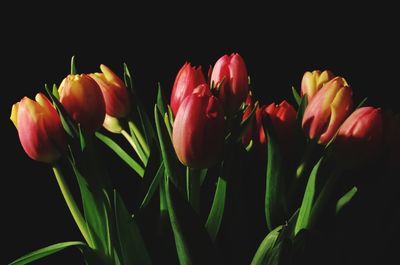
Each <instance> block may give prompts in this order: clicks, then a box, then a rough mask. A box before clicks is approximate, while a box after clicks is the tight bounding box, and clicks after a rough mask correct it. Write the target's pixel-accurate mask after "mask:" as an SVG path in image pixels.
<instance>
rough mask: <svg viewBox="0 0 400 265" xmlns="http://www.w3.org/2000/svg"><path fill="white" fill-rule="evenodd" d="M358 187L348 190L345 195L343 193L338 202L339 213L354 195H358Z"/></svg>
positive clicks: (337, 209) (337, 210) (337, 211)
mask: <svg viewBox="0 0 400 265" xmlns="http://www.w3.org/2000/svg"><path fill="white" fill-rule="evenodd" d="M357 191H358V189H357V187H353V188H352V189H351V190H349V191H348V192H346V194H345V195H343V196H342V197H341V198H340V199H339V200H338V201H337V203H336V214H338V213H339V212H340V210H341V209H342V208H343V207H344V206H346V205H347V204H348V203H349V202H350V201H351V200H352V199H353V197H354V195H356V193H357Z"/></svg>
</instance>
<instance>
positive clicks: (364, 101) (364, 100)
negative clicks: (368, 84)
mask: <svg viewBox="0 0 400 265" xmlns="http://www.w3.org/2000/svg"><path fill="white" fill-rule="evenodd" d="M367 101H368V98H367V97H365V98H364V99H363V100H361V102H360V104H358V105H357V108H356V109H359V108H361V107H364V106H365V104H366V103H367Z"/></svg>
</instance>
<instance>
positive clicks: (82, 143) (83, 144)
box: [78, 124, 86, 152]
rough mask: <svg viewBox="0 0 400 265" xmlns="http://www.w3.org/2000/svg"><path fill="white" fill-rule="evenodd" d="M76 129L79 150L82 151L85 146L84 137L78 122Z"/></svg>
mask: <svg viewBox="0 0 400 265" xmlns="http://www.w3.org/2000/svg"><path fill="white" fill-rule="evenodd" d="M78 131H79V143H80V146H81V151H82V152H83V151H84V150H85V148H86V137H85V135H84V134H83V131H82V128H81V125H80V124H78Z"/></svg>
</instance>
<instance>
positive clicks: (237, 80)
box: [211, 53, 249, 115]
mask: <svg viewBox="0 0 400 265" xmlns="http://www.w3.org/2000/svg"><path fill="white" fill-rule="evenodd" d="M211 83H213V84H214V85H216V86H221V87H220V91H219V98H220V99H221V101H222V102H223V105H224V109H225V112H226V114H228V115H232V114H233V113H235V112H236V111H237V110H238V109H239V107H240V105H241V104H242V103H243V102H244V101H245V100H246V97H247V95H248V93H249V85H248V75H247V68H246V64H245V62H244V60H243V58H242V57H241V56H240V55H239V54H237V53H233V54H231V55H230V56H228V55H224V56H222V57H221V58H220V59H219V60H218V61H217V62H216V63H215V66H214V68H213V71H212V74H211Z"/></svg>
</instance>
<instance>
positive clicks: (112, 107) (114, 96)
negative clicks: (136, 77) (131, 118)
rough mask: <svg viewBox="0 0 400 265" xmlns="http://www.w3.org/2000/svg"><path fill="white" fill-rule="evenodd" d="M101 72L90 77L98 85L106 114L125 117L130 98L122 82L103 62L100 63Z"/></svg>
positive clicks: (129, 106)
mask: <svg viewBox="0 0 400 265" xmlns="http://www.w3.org/2000/svg"><path fill="white" fill-rule="evenodd" d="M100 70H101V72H102V73H94V74H91V75H90V77H91V78H93V79H94V81H96V83H97V84H98V85H99V87H100V89H101V92H102V93H103V97H104V102H105V104H106V113H107V115H109V116H111V117H115V118H124V117H126V116H127V115H128V114H129V112H130V110H131V98H130V95H129V93H128V89H127V88H126V86H125V84H124V82H123V81H122V80H121V79H120V78H119V77H118V76H117V75H116V74H115V73H114V72H113V71H111V69H110V68H108V67H107V66H105V65H104V64H101V65H100Z"/></svg>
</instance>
